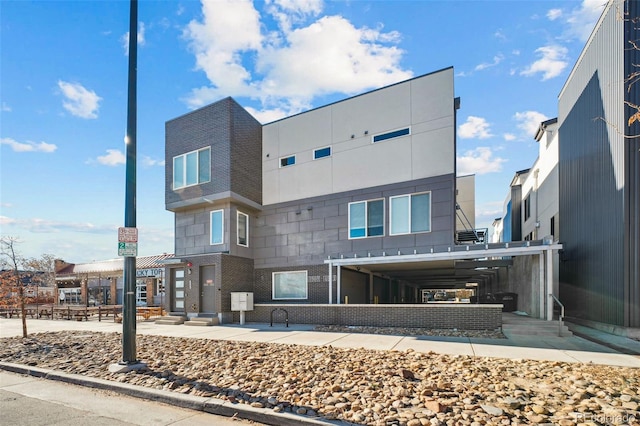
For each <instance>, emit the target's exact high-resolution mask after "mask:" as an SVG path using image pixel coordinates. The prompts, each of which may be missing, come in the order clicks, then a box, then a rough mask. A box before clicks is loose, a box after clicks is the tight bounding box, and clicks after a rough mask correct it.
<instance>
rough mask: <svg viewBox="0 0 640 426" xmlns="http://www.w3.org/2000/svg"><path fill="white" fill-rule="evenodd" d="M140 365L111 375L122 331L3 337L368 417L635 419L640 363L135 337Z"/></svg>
mask: <svg viewBox="0 0 640 426" xmlns="http://www.w3.org/2000/svg"><path fill="white" fill-rule="evenodd" d="M136 342H137V355H138V358H139V359H140V360H141V361H142V362H144V363H146V364H147V368H146V369H145V370H140V371H137V372H128V373H110V372H109V371H108V369H107V367H108V365H109V364H112V363H114V362H117V361H118V360H119V359H121V355H122V346H121V345H122V344H121V335H120V334H119V333H96V332H70V331H66V332H57V333H53V332H52V333H40V334H33V335H32V336H30V337H29V338H26V339H23V338H21V337H13V338H3V339H0V361H4V362H12V363H18V364H24V365H29V366H38V367H41V368H49V369H55V370H59V371H64V372H67V373H73V374H81V375H85V376H90V377H97V378H101V379H107V380H113V381H118V382H126V383H130V384H133V385H138V386H147V387H151V388H155V389H164V390H169V391H173V392H181V393H185V394H192V395H199V396H208V397H215V398H220V399H225V400H228V401H230V402H233V403H237V404H249V405H251V406H253V407H264V408H270V409H273V410H274V411H276V412H282V411H284V412H292V413H297V414H300V415H303V416H311V417H314V418H325V419H335V420H343V421H345V423H355V424H372V425H396V424H397V425H408V426H415V425H445V424H446V425H485V424H486V425H509V424H534V423H537V424H554V425H576V424H589V425H604V424H630V425H640V412H639V411H638V410H639V404H640V370H639V369H633V368H622V367H609V366H600V365H598V366H596V365H590V364H578V363H561V362H547V361H529V360H506V359H497V358H480V357H470V356H451V355H438V354H435V353H432V352H431V353H419V352H415V351H411V350H408V351H375V350H368V349H341V348H334V347H331V346H321V347H317V346H299V345H284V344H266V343H246V342H233V341H218V340H208V339H187V338H171V337H162V336H146V335H138V336H137V338H136Z"/></svg>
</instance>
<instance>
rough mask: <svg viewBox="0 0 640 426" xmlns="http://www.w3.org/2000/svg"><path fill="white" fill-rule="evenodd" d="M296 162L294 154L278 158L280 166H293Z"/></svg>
mask: <svg viewBox="0 0 640 426" xmlns="http://www.w3.org/2000/svg"><path fill="white" fill-rule="evenodd" d="M294 164H296V156H295V155H290V156H289V157H282V158H281V159H280V167H287V166H293V165H294Z"/></svg>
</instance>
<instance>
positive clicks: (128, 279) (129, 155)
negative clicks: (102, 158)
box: [122, 0, 138, 364]
mask: <svg viewBox="0 0 640 426" xmlns="http://www.w3.org/2000/svg"><path fill="white" fill-rule="evenodd" d="M130 5H131V11H130V16H129V86H128V88H129V92H128V93H129V96H128V104H127V136H126V139H125V142H126V148H127V149H126V169H127V170H126V182H125V207H124V226H125V227H129V228H135V227H136V123H137V96H136V91H137V67H138V64H137V61H138V0H131V3H130ZM122 310H123V311H122V364H136V363H138V360H137V359H136V257H135V256H125V258H124V298H123V308H122Z"/></svg>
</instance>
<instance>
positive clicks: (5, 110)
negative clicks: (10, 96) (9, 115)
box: [2, 102, 12, 112]
mask: <svg viewBox="0 0 640 426" xmlns="http://www.w3.org/2000/svg"><path fill="white" fill-rule="evenodd" d="M2 111H3V112H11V111H12V109H11V107H10V106H9V105H7V103H6V102H2Z"/></svg>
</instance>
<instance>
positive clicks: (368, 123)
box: [262, 68, 455, 205]
mask: <svg viewBox="0 0 640 426" xmlns="http://www.w3.org/2000/svg"><path fill="white" fill-rule="evenodd" d="M454 118H455V117H454V88H453V69H451V68H449V69H445V70H442V71H438V72H435V73H433V74H428V75H425V76H422V77H417V78H415V79H412V80H408V81H405V82H402V83H398V84H395V85H393V86H389V87H386V88H382V89H379V90H376V91H373V92H369V93H366V94H363V95H360V96H356V97H353V98H349V99H347V100H344V101H341V102H337V103H335V104H331V105H327V106H325V107H322V108H318V109H315V110H312V111H309V112H306V113H303V114H299V115H296V116H293V117H289V118H286V119H283V120H280V121H276V122H274V123H270V124H267V125H265V126H263V134H262V138H263V153H264V157H263V168H262V170H263V171H262V173H263V204H264V205H269V204H274V203H281V202H286V201H291V200H296V199H302V198H309V197H314V196H320V195H326V194H331V193H336V192H342V191H349V190H356V189H361V188H368V187H372V186H379V185H386V184H391V183H398V182H404V181H409V180H414V179H421V178H426V177H432V176H439V175H443V174H449V173H453V172H454V165H455V141H454V135H455V128H454V122H455V119H454ZM407 127H409V128H410V129H411V134H410V135H405V136H400V137H396V138H392V139H388V140H384V141H380V142H376V143H373V142H372V141H373V136H374V135H377V134H382V133H387V132H392V131H394V130H398V129H403V128H407ZM327 146H330V147H331V150H332V152H331V156H330V157H328V158H322V159H318V160H314V159H313V151H314V149H319V148H323V147H327ZM290 155H295V156H296V161H295V164H294V165H291V166H287V167H281V166H280V158H282V157H286V156H290Z"/></svg>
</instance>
